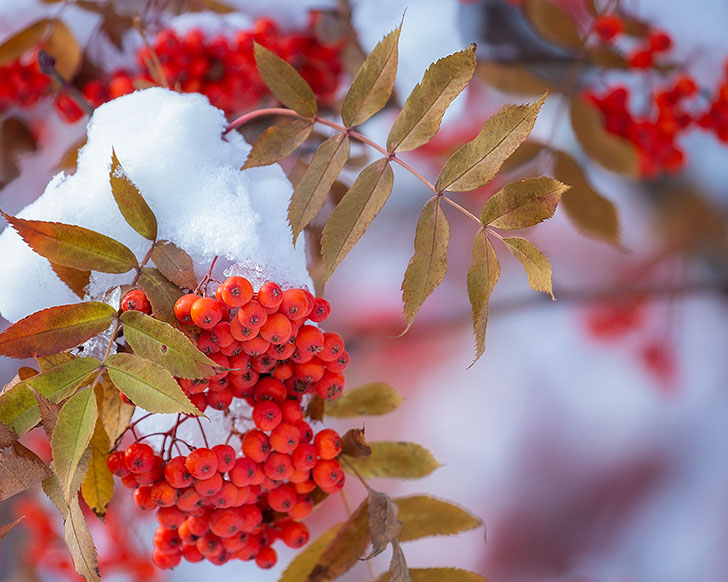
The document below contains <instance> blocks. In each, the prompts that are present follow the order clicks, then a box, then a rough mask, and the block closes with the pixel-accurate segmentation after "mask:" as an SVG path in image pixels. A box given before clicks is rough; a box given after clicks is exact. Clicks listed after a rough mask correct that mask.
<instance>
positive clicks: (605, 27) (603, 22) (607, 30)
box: [594, 14, 624, 42]
mask: <svg viewBox="0 0 728 582" xmlns="http://www.w3.org/2000/svg"><path fill="white" fill-rule="evenodd" d="M623 30H624V25H623V23H622V19H621V18H619V17H618V16H615V15H614V14H603V15H601V16H599V17H598V18H597V19H596V20H595V21H594V32H595V33H596V35H597V36H598V37H599V39H600V40H601V41H602V42H609V41H611V40H612V39H614V38H615V37H616V36H618V35H619V34H621V33H622V31H623Z"/></svg>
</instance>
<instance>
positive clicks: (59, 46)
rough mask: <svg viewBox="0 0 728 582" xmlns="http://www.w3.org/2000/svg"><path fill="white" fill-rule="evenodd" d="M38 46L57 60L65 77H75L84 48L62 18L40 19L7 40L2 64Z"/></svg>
mask: <svg viewBox="0 0 728 582" xmlns="http://www.w3.org/2000/svg"><path fill="white" fill-rule="evenodd" d="M44 39H45V42H42V41H43V40H44ZM37 46H42V48H43V49H44V50H45V51H46V52H47V53H48V54H49V55H51V56H52V57H53V58H54V59H55V61H56V65H55V67H56V70H57V71H58V72H59V73H60V74H61V76H62V77H63V78H64V79H65V80H67V81H69V80H71V79H72V78H73V76H74V75H75V73H76V70H77V69H78V66H79V65H80V63H81V48H80V47H79V45H78V43H77V42H76V39H75V38H74V36H73V34H72V33H71V31H70V30H69V29H68V27H67V26H66V25H65V24H64V23H63V21H61V20H51V19H43V20H39V21H38V22H35V23H33V24H31V25H30V26H28V27H27V28H25V29H24V30H22V31H20V32H19V33H17V34H16V35H14V36H12V37H11V38H9V39H8V40H6V41H5V42H4V43H3V44H2V46H0V66H3V65H8V64H10V63H11V62H12V61H15V60H17V59H18V58H19V57H20V56H21V55H22V54H23V53H25V52H26V51H28V50H30V49H33V48H36V47H37Z"/></svg>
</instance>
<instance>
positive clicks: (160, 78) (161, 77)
mask: <svg viewBox="0 0 728 582" xmlns="http://www.w3.org/2000/svg"><path fill="white" fill-rule="evenodd" d="M141 22H142V21H141V19H140V18H139V17H138V16H137V17H136V18H135V19H134V28H136V30H137V32H138V33H139V35H140V36H141V37H142V40H143V41H144V45H145V46H146V47H147V49H149V54H150V55H151V57H152V62H153V63H154V69H156V73H157V74H156V75H154V76H155V77H157V78H156V79H155V81H156V82H157V83H159V84H160V85H162V86H163V87H165V88H167V89H169V83H168V82H167V76H166V75H165V74H164V69H163V68H162V63H161V62H160V60H159V57H158V56H157V51H155V50H154V47H152V45H151V44H150V43H149V39H147V35H146V34H144V29H143V28H142V24H141ZM149 69H150V71H149V72H150V73H151V72H152V71H151V69H152V67H149Z"/></svg>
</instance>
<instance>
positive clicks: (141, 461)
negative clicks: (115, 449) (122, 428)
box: [124, 443, 154, 473]
mask: <svg viewBox="0 0 728 582" xmlns="http://www.w3.org/2000/svg"><path fill="white" fill-rule="evenodd" d="M124 462H125V463H126V467H127V469H129V471H131V472H132V473H144V472H145V471H150V470H151V469H152V467H153V466H154V450H153V449H152V447H150V446H149V445H148V444H146V443H134V444H132V445H129V447H128V448H127V449H126V451H125V452H124Z"/></svg>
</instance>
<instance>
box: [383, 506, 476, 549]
mask: <svg viewBox="0 0 728 582" xmlns="http://www.w3.org/2000/svg"><path fill="white" fill-rule="evenodd" d="M394 503H395V504H396V505H397V508H398V509H399V520H400V521H401V522H402V531H400V533H399V535H398V536H397V539H398V540H399V541H400V542H409V541H412V540H418V539H420V538H424V537H429V536H449V535H454V534H458V533H460V532H464V531H468V530H471V529H474V528H476V527H480V526H481V525H483V522H482V521H481V520H480V519H478V518H477V517H475V516H474V515H472V514H471V513H469V512H468V511H466V510H465V509H463V508H462V507H459V506H457V505H455V504H453V503H450V502H448V501H442V500H440V499H435V498H434V497H429V496H428V495H413V496H411V497H400V498H398V499H395V500H394Z"/></svg>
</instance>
